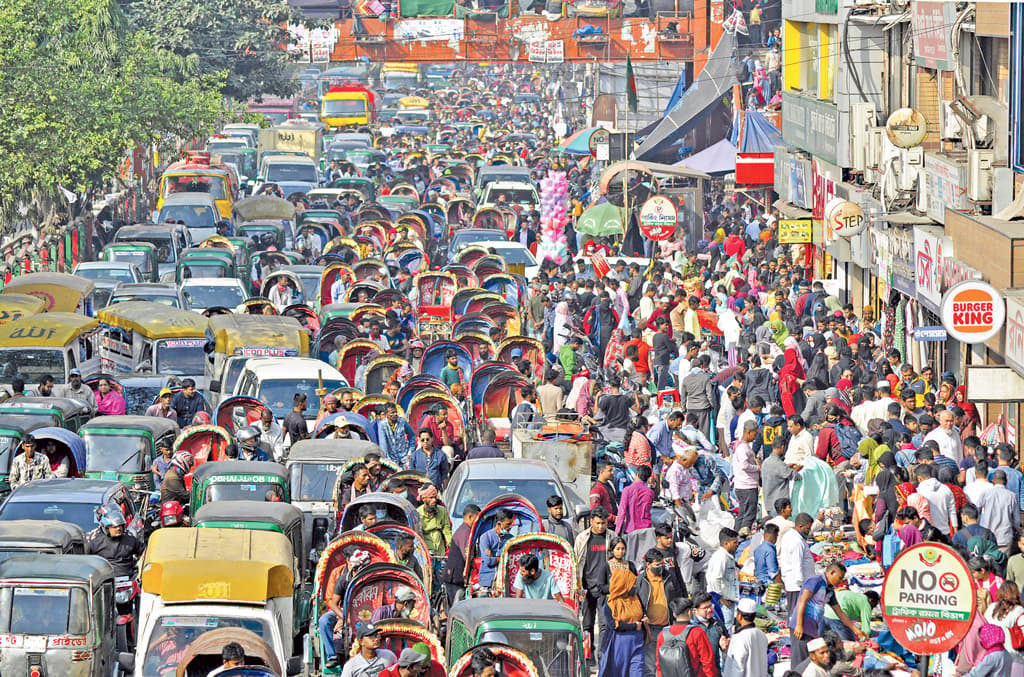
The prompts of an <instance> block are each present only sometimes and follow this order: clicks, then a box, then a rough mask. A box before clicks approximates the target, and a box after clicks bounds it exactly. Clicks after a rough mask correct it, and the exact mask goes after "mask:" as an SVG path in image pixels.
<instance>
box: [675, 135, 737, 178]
mask: <svg viewBox="0 0 1024 677" xmlns="http://www.w3.org/2000/svg"><path fill="white" fill-rule="evenodd" d="M673 166H674V167H689V168H690V169H699V170H700V171H703V172H707V173H708V174H730V173H732V172H735V171H736V146H734V145H732V144H731V143H729V140H728V139H722V140H721V141H719V142H718V143H716V144H714V145H713V146H710V147H709V148H705V149H704V150H702V151H701V152H699V153H695V154H693V155H691V156H690V157H688V158H683V159H682V160H680V161H679V162H677V163H676V164H675V165H673Z"/></svg>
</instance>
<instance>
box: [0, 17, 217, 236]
mask: <svg viewBox="0 0 1024 677" xmlns="http://www.w3.org/2000/svg"><path fill="white" fill-rule="evenodd" d="M0 35H2V36H3V49H0V106H2V109H3V111H4V112H3V115H2V117H0V120H2V124H0V211H2V212H3V213H4V215H5V216H6V217H7V219H5V220H9V219H10V217H11V216H12V215H14V214H17V213H18V210H19V208H20V207H21V206H22V205H25V204H26V203H32V202H35V203H37V204H38V203H52V199H53V196H54V195H59V192H58V188H57V186H58V185H62V186H64V187H65V188H67V189H70V190H73V191H75V192H83V191H88V190H93V189H95V188H97V187H99V186H100V185H102V184H103V182H104V181H105V180H107V179H109V178H110V177H111V176H112V175H113V174H114V173H115V172H116V170H117V168H118V167H119V166H120V165H121V163H122V161H123V159H124V158H125V156H126V152H127V151H129V150H130V149H131V148H133V147H136V146H140V145H141V146H144V147H145V146H148V145H150V144H151V143H152V142H154V141H156V140H158V139H161V138H167V136H168V135H179V136H182V137H185V138H190V137H192V136H194V135H197V134H202V133H205V132H207V131H209V130H210V129H211V128H212V125H213V124H214V122H215V121H216V119H217V116H218V114H219V110H220V96H219V93H218V89H219V88H220V86H221V85H222V82H223V75H220V76H218V75H217V74H207V75H197V76H195V77H193V78H191V79H189V80H187V81H182V82H178V81H175V80H173V79H171V78H168V77H167V76H166V75H164V73H165V72H166V63H165V60H164V59H163V57H162V55H161V53H160V52H159V50H158V49H156V47H155V45H154V43H153V41H152V40H151V39H150V38H148V37H146V36H145V35H143V34H140V33H135V32H131V31H130V30H129V27H128V25H127V22H126V21H125V18H124V16H123V14H122V12H121V10H120V8H119V7H118V5H117V3H116V2H115V0H4V2H2V3H0ZM56 202H57V203H58V204H59V203H60V200H57V201H56ZM29 206H31V205H29ZM36 216H38V215H36Z"/></svg>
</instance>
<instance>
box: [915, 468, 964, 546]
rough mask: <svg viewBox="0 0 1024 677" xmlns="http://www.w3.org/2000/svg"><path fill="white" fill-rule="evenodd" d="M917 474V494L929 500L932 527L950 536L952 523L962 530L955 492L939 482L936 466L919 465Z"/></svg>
mask: <svg viewBox="0 0 1024 677" xmlns="http://www.w3.org/2000/svg"><path fill="white" fill-rule="evenodd" d="M915 473H916V474H917V480H918V485H917V493H919V494H921V495H922V496H924V497H925V498H926V499H928V508H929V511H930V512H931V515H932V526H934V527H935V528H936V529H938V530H939V531H941V532H942V533H943V535H945V536H949V535H950V522H953V525H954V526H955V527H956V528H958V529H959V528H960V515H959V514H958V513H957V511H956V499H955V498H953V492H952V491H950V489H949V487H947V486H946V485H945V484H943V483H942V482H939V480H937V479H935V466H934V465H919V466H917V470H916V471H915Z"/></svg>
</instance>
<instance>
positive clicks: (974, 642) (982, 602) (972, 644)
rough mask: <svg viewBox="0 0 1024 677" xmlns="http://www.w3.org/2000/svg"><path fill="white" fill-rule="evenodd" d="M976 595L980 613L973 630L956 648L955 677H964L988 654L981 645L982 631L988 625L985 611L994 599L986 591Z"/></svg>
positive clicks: (978, 591) (972, 623)
mask: <svg viewBox="0 0 1024 677" xmlns="http://www.w3.org/2000/svg"><path fill="white" fill-rule="evenodd" d="M974 593H975V594H974V596H975V598H976V599H977V602H978V613H976V614H974V620H973V621H972V622H971V629H970V630H968V631H967V635H966V636H965V637H964V638H963V640H962V641H961V642H960V644H959V645H958V646H957V648H956V661H954V663H953V668H954V670H953V677H964V675H966V674H967V673H968V672H970V671H971V669H972V668H973V667H974V666H975V665H978V664H979V663H981V659H983V658H984V657H985V655H986V654H987V653H988V652H987V650H986V649H985V647H983V646H982V645H981V629H982V628H983V627H985V625H987V624H988V622H987V621H986V620H985V611H987V610H988V606H989V604H991V603H992V598H991V597H989V594H988V592H986V591H984V590H975V591H974Z"/></svg>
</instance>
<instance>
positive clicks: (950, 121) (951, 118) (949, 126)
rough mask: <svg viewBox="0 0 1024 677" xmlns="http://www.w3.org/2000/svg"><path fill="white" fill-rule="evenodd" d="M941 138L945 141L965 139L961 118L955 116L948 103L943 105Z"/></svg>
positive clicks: (945, 102)
mask: <svg viewBox="0 0 1024 677" xmlns="http://www.w3.org/2000/svg"><path fill="white" fill-rule="evenodd" d="M939 136H940V137H941V138H942V140H943V141H959V140H960V139H961V138H962V137H963V125H962V123H961V122H960V118H958V117H957V116H956V115H954V114H953V109H952V108H951V107H950V105H949V102H948V101H944V102H943V103H942V125H941V127H940V129H939Z"/></svg>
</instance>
